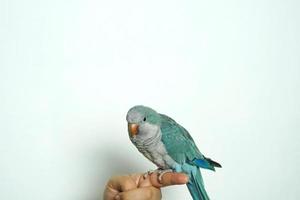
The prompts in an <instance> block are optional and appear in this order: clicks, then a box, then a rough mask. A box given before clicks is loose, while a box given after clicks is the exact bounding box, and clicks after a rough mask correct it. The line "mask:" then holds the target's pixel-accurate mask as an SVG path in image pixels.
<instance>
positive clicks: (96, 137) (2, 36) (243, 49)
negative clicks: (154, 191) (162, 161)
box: [0, 0, 300, 200]
mask: <svg viewBox="0 0 300 200" xmlns="http://www.w3.org/2000/svg"><path fill="white" fill-rule="evenodd" d="M299 6H300V3H299V1H296V0H294V1H293V0H288V1H271V0H265V1H259V0H254V1H247V2H246V1H235V0H227V1H201V0H193V1H183V0H181V1H171V0H166V1H156V0H154V1H138V0H129V1H121V0H113V1H95V0H88V1H83V0H81V1H70V0H68V1H59V0H52V1H39V0H28V1H21V0H0V199H3V200H66V199H70V200H96V199H102V197H101V196H102V191H103V186H104V184H105V182H106V180H107V179H108V178H109V177H110V176H111V175H115V174H126V173H134V172H144V171H147V170H149V169H154V168H155V166H154V165H153V164H151V163H150V162H149V161H148V160H146V159H145V158H144V157H143V156H142V155H140V154H139V153H138V151H137V150H136V149H135V147H134V146H133V145H132V144H131V143H130V141H129V139H128V137H127V127H126V121H125V115H126V112H127V110H128V109H129V108H130V107H131V106H133V105H136V104H143V105H148V106H151V107H153V108H154V109H156V110H157V111H159V112H161V113H165V114H168V115H169V116H171V117H173V118H174V119H175V120H177V121H178V122H179V123H181V124H182V125H183V126H184V127H186V128H187V129H188V130H189V131H190V133H191V135H192V136H193V137H194V139H195V141H196V143H197V144H198V146H199V148H200V150H201V151H202V152H203V154H205V155H206V156H208V157H211V158H213V159H215V160H217V161H219V162H220V163H221V164H222V165H223V168H222V169H219V170H217V172H215V173H214V172H210V171H206V170H203V171H202V173H203V176H204V179H205V183H206V188H207V190H208V193H209V195H210V197H211V199H213V200H215V199H216V200H232V199H236V200H238V199H239V200H240V199H243V200H253V199H257V200H259V199H273V200H275V199H278V200H279V199H285V200H296V199H300V193H299V191H297V190H299V186H300V179H299V174H300V170H299V165H300V149H299V145H300V136H299V134H300V125H299V120H300V103H299V102H300V94H299V87H300V39H299V35H300V15H299ZM163 197H164V199H174V200H180V199H191V198H190V196H189V194H188V191H187V189H186V188H185V186H176V187H171V188H166V189H163Z"/></svg>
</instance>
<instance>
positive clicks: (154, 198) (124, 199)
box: [103, 172, 188, 200]
mask: <svg viewBox="0 0 300 200" xmlns="http://www.w3.org/2000/svg"><path fill="white" fill-rule="evenodd" d="M187 181H188V177H187V175H185V174H183V173H173V172H172V173H171V172H169V173H165V174H164V175H163V176H162V180H161V182H159V181H158V175H157V173H152V174H151V175H149V176H147V177H146V178H144V177H143V174H131V175H123V176H114V177H112V178H111V179H110V180H109V181H108V182H107V184H106V187H105V190H104V195H103V199H104V200H160V199H161V190H160V188H161V187H166V186H170V185H181V184H185V183H187Z"/></svg>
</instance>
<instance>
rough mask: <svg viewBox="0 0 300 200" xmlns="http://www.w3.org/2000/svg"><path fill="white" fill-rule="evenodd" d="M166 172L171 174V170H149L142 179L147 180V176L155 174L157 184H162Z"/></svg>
mask: <svg viewBox="0 0 300 200" xmlns="http://www.w3.org/2000/svg"><path fill="white" fill-rule="evenodd" d="M168 172H173V170H172V169H156V170H149V171H147V172H146V173H144V174H143V177H144V179H146V178H148V176H149V175H151V174H152V173H157V174H158V182H159V183H162V177H163V175H164V174H165V173H168Z"/></svg>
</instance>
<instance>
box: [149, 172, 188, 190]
mask: <svg viewBox="0 0 300 200" xmlns="http://www.w3.org/2000/svg"><path fill="white" fill-rule="evenodd" d="M150 181H151V184H152V185H153V186H155V187H166V186H169V185H181V184H185V183H187V182H188V176H187V175H186V174H183V173H176V172H168V173H165V174H164V175H163V176H162V180H161V183H160V182H159V181H158V174H157V173H152V174H151V176H150Z"/></svg>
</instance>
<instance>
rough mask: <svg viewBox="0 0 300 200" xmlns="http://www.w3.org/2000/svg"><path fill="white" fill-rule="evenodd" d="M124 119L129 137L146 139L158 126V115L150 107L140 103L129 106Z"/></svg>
mask: <svg viewBox="0 0 300 200" xmlns="http://www.w3.org/2000/svg"><path fill="white" fill-rule="evenodd" d="M126 120H127V122H128V132H129V135H130V137H142V138H144V139H146V138H148V137H151V135H150V134H151V132H152V133H153V132H154V131H155V132H157V130H158V129H159V126H160V115H159V114H158V113H157V112H156V111H155V110H153V109H152V108H149V107H146V106H141V105H139V106H134V107H132V108H130V109H129V111H128V113H127V116H126Z"/></svg>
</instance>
